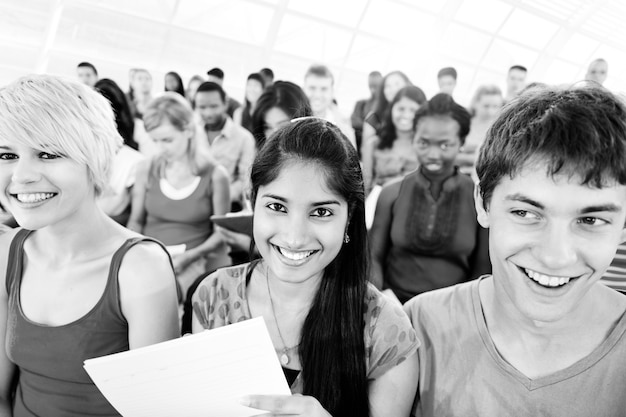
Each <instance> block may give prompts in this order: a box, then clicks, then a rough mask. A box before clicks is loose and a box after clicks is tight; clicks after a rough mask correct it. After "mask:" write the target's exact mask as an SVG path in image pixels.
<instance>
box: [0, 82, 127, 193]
mask: <svg viewBox="0 0 626 417" xmlns="http://www.w3.org/2000/svg"><path fill="white" fill-rule="evenodd" d="M0 138H2V139H3V140H5V141H7V142H9V143H11V142H14V143H20V144H22V145H26V146H29V147H31V148H34V149H40V150H44V151H46V152H49V153H53V154H57V155H61V156H65V157H67V158H69V159H71V160H73V161H76V162H78V163H81V164H84V165H85V166H86V169H87V173H88V176H89V180H90V181H91V183H92V184H93V186H94V189H95V195H96V196H98V195H100V194H101V193H102V190H103V189H104V188H105V185H106V184H107V182H108V180H109V171H110V167H111V163H112V161H113V158H114V156H115V153H116V152H117V150H118V149H119V148H120V147H121V146H122V144H123V139H122V137H121V136H120V134H119V133H118V131H117V128H116V126H115V117H114V115H113V110H112V109H111V106H110V104H109V103H108V102H107V101H106V99H105V98H104V97H102V96H101V95H100V94H98V93H97V92H95V91H94V90H92V89H91V88H89V87H87V86H85V85H83V84H80V83H78V82H75V81H71V80H66V79H63V78H60V77H56V76H52V75H27V76H24V77H21V78H19V79H17V80H16V81H14V82H12V83H11V84H9V85H7V86H6V87H3V88H0Z"/></svg>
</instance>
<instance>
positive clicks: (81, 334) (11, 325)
mask: <svg viewBox="0 0 626 417" xmlns="http://www.w3.org/2000/svg"><path fill="white" fill-rule="evenodd" d="M31 233H32V232H31V231H29V230H20V231H19V232H18V233H17V234H16V236H15V237H14V239H13V241H12V242H11V247H10V250H9V258H8V265H7V275H6V288H7V293H8V296H9V302H8V320H7V331H6V352H7V355H8V357H9V359H10V360H11V361H12V362H14V363H15V364H16V365H17V366H18V368H19V371H18V372H19V377H18V381H17V389H16V393H15V403H14V407H13V416H14V417H22V416H28V417H31V416H45V417H57V416H59V417H61V416H64V417H74V416H76V417H78V416H119V415H120V414H119V413H117V412H116V411H115V409H114V408H113V407H112V406H111V405H110V404H109V402H108V401H107V400H106V399H105V398H104V396H103V395H102V394H101V393H100V391H99V390H98V388H97V387H96V386H95V385H94V384H93V382H92V381H91V379H90V378H89V375H88V374H87V372H85V370H84V369H83V362H84V361H85V360H86V359H89V358H95V357H98V356H103V355H108V354H111V353H117V352H121V351H126V350H128V347H129V346H128V323H127V322H126V319H125V318H124V315H123V314H122V310H121V305H120V298H119V287H118V280H117V278H118V272H119V268H120V264H121V262H122V259H123V257H124V254H125V253H126V252H127V251H128V250H129V249H130V248H131V247H133V246H134V245H136V244H137V243H139V242H142V241H154V240H152V239H149V238H143V237H139V238H132V239H128V240H127V241H126V242H124V244H123V245H122V246H121V247H120V248H119V249H118V250H117V251H116V252H115V254H114V255H113V258H112V261H111V265H110V267H109V274H108V278H107V283H106V286H105V289H104V292H103V294H102V296H101V298H100V300H99V301H98V302H97V303H96V305H95V306H94V307H93V308H92V309H91V310H90V311H89V312H88V313H87V314H85V315H84V316H83V317H81V318H79V319H77V320H75V321H73V322H71V323H68V324H65V325H61V326H47V325H42V324H37V323H34V322H32V321H30V320H29V319H28V318H27V317H25V316H24V314H23V312H22V309H21V303H20V287H21V282H22V272H23V264H24V242H25V241H26V239H27V238H28V236H29V235H30V234H31ZM154 242H156V241H154ZM157 243H158V242H157Z"/></svg>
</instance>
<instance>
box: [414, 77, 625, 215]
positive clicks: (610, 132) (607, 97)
mask: <svg viewBox="0 0 626 417" xmlns="http://www.w3.org/2000/svg"><path fill="white" fill-rule="evenodd" d="M420 110H421V109H420ZM532 161H539V162H542V161H545V165H546V174H547V175H550V176H554V175H556V174H559V173H563V174H566V175H568V174H569V175H580V177H581V179H582V184H583V185H589V186H590V187H596V188H601V187H603V186H605V185H606V184H607V183H611V182H612V181H616V182H618V183H619V184H622V185H626V106H625V105H624V103H623V102H622V101H621V99H620V98H618V97H617V96H615V95H614V94H613V93H611V92H610V91H608V90H606V89H604V88H602V87H598V86H582V87H576V88H567V89H560V88H557V87H549V86H546V87H543V88H534V89H531V90H528V91H526V92H524V93H522V94H520V96H519V97H518V98H516V99H515V100H514V101H512V102H511V103H510V104H509V105H508V106H505V107H504V108H503V110H502V112H501V113H500V116H499V117H498V118H497V119H496V121H495V122H494V123H493V124H492V125H491V128H490V129H489V130H488V131H487V136H486V139H485V142H484V144H483V145H482V147H481V150H480V155H479V157H478V161H477V163H476V172H477V173H478V178H479V181H480V194H481V196H482V198H483V204H484V207H485V209H488V204H489V200H490V198H491V196H492V194H493V191H494V189H495V188H496V186H497V185H498V183H499V182H500V180H501V179H502V178H504V177H505V176H509V177H511V178H513V177H515V175H516V174H517V173H518V172H519V171H520V170H521V169H523V167H524V165H525V164H526V163H528V162H532Z"/></svg>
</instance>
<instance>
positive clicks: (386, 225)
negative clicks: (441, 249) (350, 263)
mask: <svg viewBox="0 0 626 417" xmlns="http://www.w3.org/2000/svg"><path fill="white" fill-rule="evenodd" d="M400 184H401V181H396V182H393V183H391V184H389V185H387V186H385V187H383V189H382V191H381V192H380V196H379V197H378V201H377V202H376V213H375V215H374V222H373V223H372V228H371V229H370V232H369V238H370V250H371V259H372V278H371V280H372V284H374V285H375V286H376V288H378V289H379V290H380V289H382V288H383V279H384V268H383V266H384V264H385V261H386V258H387V252H388V250H389V246H390V245H391V238H390V233H391V221H392V220H393V214H392V211H391V210H392V208H393V204H394V202H395V201H396V199H397V198H398V194H399V192H400Z"/></svg>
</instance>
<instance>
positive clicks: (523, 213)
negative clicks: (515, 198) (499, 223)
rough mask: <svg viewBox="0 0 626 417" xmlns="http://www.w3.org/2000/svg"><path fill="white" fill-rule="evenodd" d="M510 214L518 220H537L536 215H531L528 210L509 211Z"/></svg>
mask: <svg viewBox="0 0 626 417" xmlns="http://www.w3.org/2000/svg"><path fill="white" fill-rule="evenodd" d="M511 214H512V215H513V216H515V217H519V218H520V219H525V220H536V219H538V218H539V216H538V215H537V214H535V213H532V212H530V211H528V210H521V209H517V210H511Z"/></svg>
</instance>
